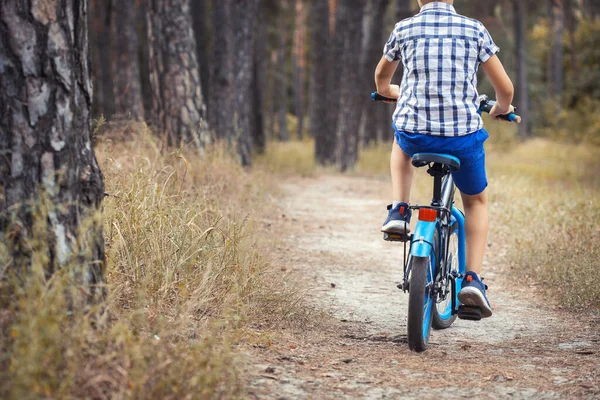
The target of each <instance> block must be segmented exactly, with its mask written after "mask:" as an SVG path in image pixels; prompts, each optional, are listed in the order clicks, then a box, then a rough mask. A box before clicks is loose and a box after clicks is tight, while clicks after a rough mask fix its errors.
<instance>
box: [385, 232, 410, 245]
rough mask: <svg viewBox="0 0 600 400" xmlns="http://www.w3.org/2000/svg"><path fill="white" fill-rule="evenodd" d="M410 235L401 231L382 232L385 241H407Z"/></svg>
mask: <svg viewBox="0 0 600 400" xmlns="http://www.w3.org/2000/svg"><path fill="white" fill-rule="evenodd" d="M410 237H411V236H410V235H405V234H403V233H387V232H384V233H383V240H385V241H386V242H402V243H404V242H408V241H409V240H410Z"/></svg>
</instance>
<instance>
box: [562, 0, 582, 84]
mask: <svg viewBox="0 0 600 400" xmlns="http://www.w3.org/2000/svg"><path fill="white" fill-rule="evenodd" d="M564 7H565V22H566V25H567V30H568V31H569V47H570V49H569V53H570V55H571V68H573V76H579V57H577V42H576V40H575V30H576V28H577V26H576V25H577V23H576V16H575V4H574V3H573V0H564Z"/></svg>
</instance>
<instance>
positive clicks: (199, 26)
mask: <svg viewBox="0 0 600 400" xmlns="http://www.w3.org/2000/svg"><path fill="white" fill-rule="evenodd" d="M191 1H192V24H193V26H194V35H195V39H196V57H197V58H198V64H199V66H200V86H201V87H202V97H203V98H204V99H205V101H206V103H207V104H206V105H207V107H208V108H210V104H209V103H210V97H209V96H208V93H210V87H209V82H210V80H209V79H210V71H209V60H208V29H207V22H208V21H207V8H206V0H191Z"/></svg>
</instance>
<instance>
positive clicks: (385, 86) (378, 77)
mask: <svg viewBox="0 0 600 400" xmlns="http://www.w3.org/2000/svg"><path fill="white" fill-rule="evenodd" d="M399 63H400V62H399V61H391V62H390V61H388V60H387V59H386V58H385V56H383V57H381V60H379V64H377V68H376V69H375V85H377V93H379V94H380V95H382V96H385V97H389V98H391V99H397V98H398V97H400V86H398V85H392V84H391V83H392V77H393V76H394V72H396V68H398V64H399Z"/></svg>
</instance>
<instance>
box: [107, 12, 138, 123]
mask: <svg viewBox="0 0 600 400" xmlns="http://www.w3.org/2000/svg"><path fill="white" fill-rule="evenodd" d="M111 8H112V21H113V23H112V26H111V28H112V38H113V42H114V45H113V47H112V48H113V57H112V61H113V63H112V76H113V78H114V79H113V93H114V98H115V113H116V114H121V115H124V114H129V113H130V114H131V116H132V117H134V118H136V119H142V118H143V117H144V107H143V104H142V84H141V80H140V79H141V77H140V68H139V58H138V48H139V41H138V32H137V21H138V20H137V9H136V6H135V2H133V1H123V2H120V3H115V4H114V5H113V6H112V7H111Z"/></svg>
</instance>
